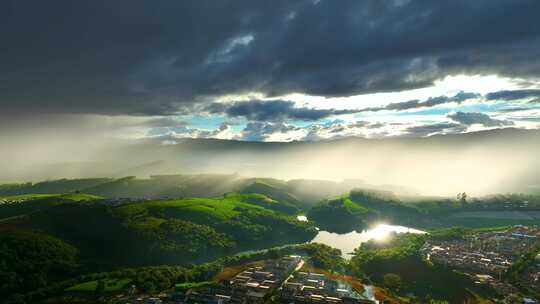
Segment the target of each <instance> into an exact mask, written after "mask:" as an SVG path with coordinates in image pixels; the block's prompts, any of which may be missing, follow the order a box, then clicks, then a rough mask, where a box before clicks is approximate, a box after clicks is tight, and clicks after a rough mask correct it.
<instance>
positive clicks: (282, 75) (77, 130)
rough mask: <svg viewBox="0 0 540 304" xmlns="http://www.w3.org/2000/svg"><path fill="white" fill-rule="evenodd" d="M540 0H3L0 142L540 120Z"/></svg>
mask: <svg viewBox="0 0 540 304" xmlns="http://www.w3.org/2000/svg"><path fill="white" fill-rule="evenodd" d="M538 12H540V1H537V0H475V1H470V0H451V1H429V0H363V1H352V0H343V1H325V0H306V1H294V0H287V1H280V0H273V1H262V0H261V1H256V0H246V1H242V0H235V1H227V0H224V1H206V0H198V1H177V0H162V1H146V0H129V1H128V0H115V1H105V0H94V1H70V0H57V1H38V0H33V1H30V0H1V1H0V24H1V26H0V38H1V46H0V140H2V141H3V142H4V143H6V142H15V143H16V142H18V141H28V140H30V139H31V140H34V141H43V142H44V143H45V142H49V141H51V140H54V139H55V138H62V139H68V140H72V141H75V140H79V141H80V140H83V141H84V143H85V144H91V143H92V142H93V141H97V140H98V139H99V140H104V139H106V140H114V139H123V140H124V139H128V140H129V139H145V138H152V139H158V140H162V143H163V144H174V143H175V142H176V141H177V140H180V139H182V138H220V139H234V140H244V141H318V140H328V139H335V138H343V137H348V136H358V137H366V138H385V137H426V136H433V135H436V134H455V133H466V132H474V131H479V130H487V129H497V128H509V127H512V128H523V129H538V128H540V22H538Z"/></svg>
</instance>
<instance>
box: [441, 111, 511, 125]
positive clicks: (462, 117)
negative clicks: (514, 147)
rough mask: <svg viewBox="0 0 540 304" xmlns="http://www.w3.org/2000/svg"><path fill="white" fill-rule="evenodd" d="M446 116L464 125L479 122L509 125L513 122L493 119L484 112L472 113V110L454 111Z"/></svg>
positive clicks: (482, 123) (481, 123)
mask: <svg viewBox="0 0 540 304" xmlns="http://www.w3.org/2000/svg"><path fill="white" fill-rule="evenodd" d="M448 118H450V119H452V120H454V121H457V122H459V123H461V124H464V125H468V126H470V125H474V124H480V125H483V126H485V127H499V126H510V125H513V124H514V123H513V122H512V121H508V120H501V119H494V118H491V117H490V116H489V115H487V114H484V113H474V112H469V113H465V112H456V113H452V114H449V115H448Z"/></svg>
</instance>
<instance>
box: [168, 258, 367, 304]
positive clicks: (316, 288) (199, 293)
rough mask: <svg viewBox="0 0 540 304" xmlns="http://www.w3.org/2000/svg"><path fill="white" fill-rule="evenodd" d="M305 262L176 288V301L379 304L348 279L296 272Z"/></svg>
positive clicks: (279, 263)
mask: <svg viewBox="0 0 540 304" xmlns="http://www.w3.org/2000/svg"><path fill="white" fill-rule="evenodd" d="M303 265H304V261H303V260H302V258H301V257H299V256H287V257H282V258H280V259H277V260H267V261H265V262H264V264H263V265H262V266H257V267H249V268H247V269H245V270H243V271H242V272H240V273H238V274H236V275H235V276H234V277H232V278H231V279H230V280H225V281H221V282H219V283H218V284H213V285H211V286H205V287H202V288H192V289H189V290H181V291H175V292H174V293H173V294H171V295H170V297H169V299H171V302H166V303H175V304H195V303H197V304H262V303H267V302H270V301H271V302H273V303H275V302H279V303H284V304H291V303H298V304H308V303H320V304H326V303H328V304H364V303H366V304H375V303H376V302H375V301H371V300H367V299H365V298H364V297H363V296H361V295H360V294H358V293H357V292H355V291H354V290H353V289H352V287H351V286H349V285H348V284H346V283H344V282H339V281H335V280H329V279H328V278H327V277H326V276H325V275H324V274H319V273H308V272H296V271H298V270H299V269H300V268H302V266H303Z"/></svg>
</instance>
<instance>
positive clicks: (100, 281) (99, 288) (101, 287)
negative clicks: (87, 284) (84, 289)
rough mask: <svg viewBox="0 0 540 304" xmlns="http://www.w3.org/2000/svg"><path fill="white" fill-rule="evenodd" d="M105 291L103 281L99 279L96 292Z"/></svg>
mask: <svg viewBox="0 0 540 304" xmlns="http://www.w3.org/2000/svg"><path fill="white" fill-rule="evenodd" d="M104 292H105V281H104V280H99V281H98V283H97V286H96V294H98V295H99V294H102V293H104Z"/></svg>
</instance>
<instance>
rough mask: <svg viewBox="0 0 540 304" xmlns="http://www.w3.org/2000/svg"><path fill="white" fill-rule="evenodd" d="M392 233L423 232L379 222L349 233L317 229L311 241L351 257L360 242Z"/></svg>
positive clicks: (383, 237) (382, 237)
mask: <svg viewBox="0 0 540 304" xmlns="http://www.w3.org/2000/svg"><path fill="white" fill-rule="evenodd" d="M392 233H416V234H421V233H425V232H424V231H421V230H418V229H413V228H409V227H405V226H398V225H390V224H386V223H381V224H377V225H375V226H374V227H373V228H371V229H367V230H363V231H362V232H356V231H352V232H349V233H342V234H339V233H333V232H328V231H319V233H318V234H317V235H316V236H315V238H314V239H313V240H311V242H316V243H323V244H326V245H328V246H331V247H334V248H338V249H341V252H342V253H343V256H344V257H345V258H351V256H352V255H351V253H352V252H353V251H354V249H356V248H358V247H359V246H360V244H362V243H364V242H367V241H369V240H377V241H382V242H383V241H384V240H385V239H386V238H388V236H389V235H390V234H392Z"/></svg>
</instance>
